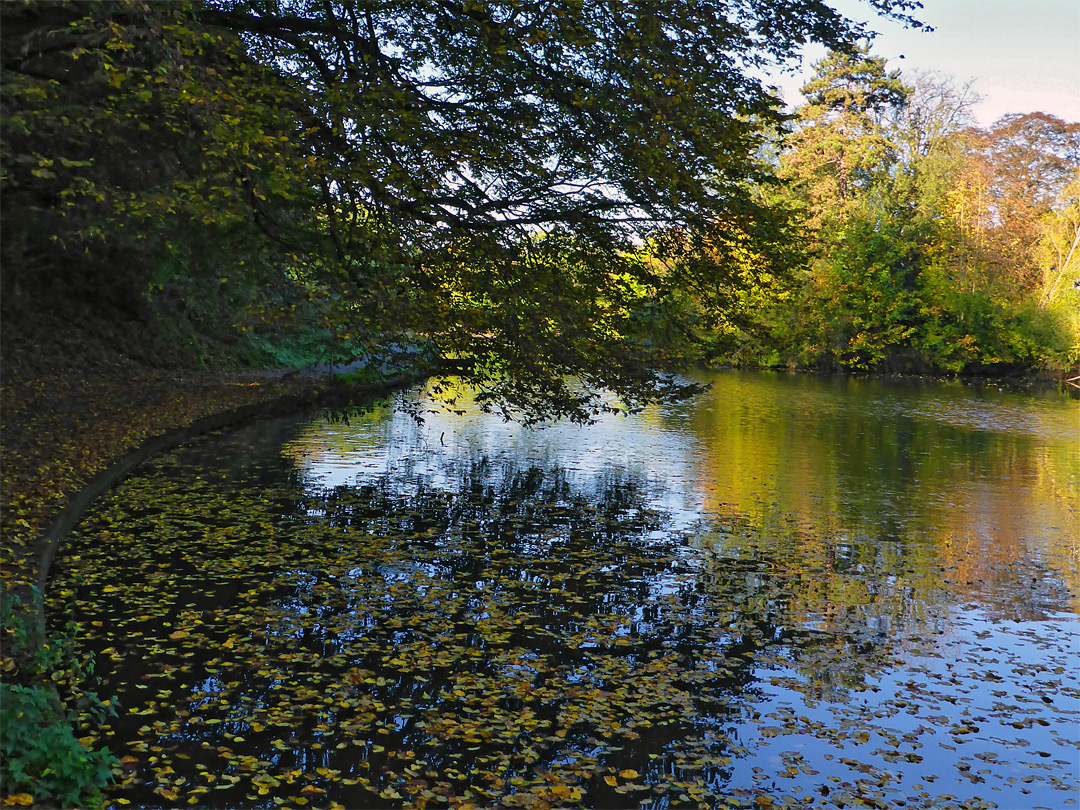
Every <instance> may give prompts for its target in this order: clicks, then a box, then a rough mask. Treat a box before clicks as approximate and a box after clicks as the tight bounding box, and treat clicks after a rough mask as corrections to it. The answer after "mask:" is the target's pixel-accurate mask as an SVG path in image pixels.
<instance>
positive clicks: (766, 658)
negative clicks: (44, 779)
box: [50, 372, 1080, 808]
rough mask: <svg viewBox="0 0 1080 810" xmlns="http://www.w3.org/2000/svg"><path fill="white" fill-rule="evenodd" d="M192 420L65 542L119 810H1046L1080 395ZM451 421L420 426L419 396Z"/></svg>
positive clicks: (1072, 660)
mask: <svg viewBox="0 0 1080 810" xmlns="http://www.w3.org/2000/svg"><path fill="white" fill-rule="evenodd" d="M702 378H703V381H705V382H709V383H711V386H712V387H711V388H710V389H709V390H708V391H707V392H706V393H705V394H703V395H701V396H700V397H698V398H697V399H695V400H693V401H690V402H685V403H681V404H678V405H672V406H664V407H655V408H651V409H648V410H646V411H644V412H642V413H640V414H637V415H635V416H632V417H624V416H610V417H605V418H603V419H601V420H600V421H599V422H598V423H597V424H595V425H592V426H589V427H577V426H571V425H566V424H558V425H554V426H551V427H547V428H544V429H539V430H537V429H526V428H523V427H521V426H519V425H515V424H513V423H504V422H503V421H502V420H501V419H499V418H497V417H494V416H487V415H484V414H482V413H479V412H478V411H477V410H476V409H475V408H472V407H471V406H470V404H469V396H468V394H467V392H466V393H465V394H464V395H463V397H462V399H461V400H460V401H459V407H460V408H461V410H462V411H463V412H462V413H450V412H446V411H445V410H441V409H440V408H439V407H438V404H437V402H435V399H437V397H435V395H434V394H433V393H432V391H431V390H430V388H428V387H426V386H421V387H420V388H419V389H416V390H414V391H412V392H409V393H407V394H404V395H403V396H408V397H414V398H417V401H419V403H420V406H421V408H422V409H424V410H428V411H430V412H429V413H428V414H427V416H426V419H425V421H424V423H423V425H418V424H416V422H414V421H413V419H412V418H411V417H409V416H408V415H406V414H404V413H402V412H401V411H400V410H398V409H395V408H394V407H392V405H388V404H383V405H377V406H375V407H373V408H372V409H371V410H370V411H368V412H366V413H362V414H358V415H355V416H354V417H352V418H350V419H349V420H348V422H347V423H345V422H331V421H328V420H327V419H326V418H325V416H324V415H319V414H315V415H307V416H303V417H296V418H291V419H282V420H276V421H269V422H262V423H259V424H254V425H250V426H248V427H244V428H242V429H239V430H235V431H231V432H226V433H222V434H216V435H212V436H207V437H204V438H202V439H201V440H199V441H196V442H194V443H192V444H191V445H189V446H185V447H183V448H180V449H178V450H176V451H174V452H172V453H169V454H167V455H164V456H161V457H159V458H156V459H155V460H153V461H152V462H151V463H149V464H147V465H146V466H145V467H144V468H142V469H141V470H140V471H139V472H138V473H137V474H136V475H134V476H132V477H131V478H129V479H128V480H127V481H125V482H124V483H123V484H122V485H121V486H119V487H118V488H117V489H116V490H114V491H113V492H112V493H110V494H109V495H108V497H106V498H103V499H102V500H101V501H100V502H99V503H98V504H97V505H96V506H95V508H94V509H93V510H92V512H91V513H89V514H88V515H87V517H86V519H85V520H84V521H83V522H82V524H81V525H80V527H79V529H78V531H77V532H76V533H74V534H73V535H72V536H71V537H70V538H69V539H68V540H67V541H66V546H65V548H64V549H62V551H61V555H60V558H59V560H58V563H57V566H56V568H55V569H54V579H53V581H52V585H51V590H50V600H51V608H50V609H51V617H52V619H53V620H54V621H56V622H63V621H65V620H67V619H69V618H70V619H74V620H75V621H77V622H78V623H79V625H80V627H81V632H80V639H81V641H80V643H81V644H82V646H83V648H84V651H85V652H87V653H89V654H92V655H93V656H94V658H95V660H96V667H97V674H98V675H100V676H101V677H102V680H103V683H102V685H101V689H100V691H101V693H102V694H105V695H115V703H116V705H117V710H118V716H117V717H115V718H113V719H112V720H111V722H110V724H109V725H108V726H106V727H105V729H104V731H103V736H102V740H101V741H102V742H103V743H105V744H107V745H108V746H109V747H110V748H111V749H112V750H113V751H114V753H116V755H117V756H119V757H122V758H123V763H124V768H125V771H124V776H123V779H122V783H121V784H118V785H116V786H115V787H113V788H111V789H110V791H109V792H108V801H109V802H111V806H114V807H121V806H126V807H139V806H161V805H175V806H199V807H211V808H225V807H228V808H256V807H267V808H272V807H278V806H287V807H303V806H306V807H335V808H338V807H344V808H370V807H380V808H381V807H531V808H547V807H572V806H581V807H590V808H592V807H596V808H614V807H639V806H641V807H653V808H668V807H719V808H730V807H753V808H768V807H783V806H788V807H804V806H805V807H838V808H839V807H876V808H894V807H895V808H901V807H902V808H915V807H925V808H931V807H933V808H948V807H964V808H972V807H1000V808H1034V807H1048V808H1063V807H1075V806H1076V805H1077V796H1078V790H1080V774H1078V770H1080V768H1078V757H1080V730H1078V729H1080V655H1078V650H1080V403H1078V402H1077V401H1075V400H1074V399H1070V398H1069V397H1068V396H1066V395H1063V394H1060V393H1057V392H1046V393H1041V394H1038V393H1018V392H1009V391H1002V390H999V389H998V388H997V387H994V386H981V387H979V386H971V385H962V384H959V383H942V382H926V381H884V380H873V379H849V378H842V379H840V378H838V379H824V378H819V377H811V376H799V375H788V374H768V373H741V372H717V373H708V374H703V375H702ZM429 406H430V407H429Z"/></svg>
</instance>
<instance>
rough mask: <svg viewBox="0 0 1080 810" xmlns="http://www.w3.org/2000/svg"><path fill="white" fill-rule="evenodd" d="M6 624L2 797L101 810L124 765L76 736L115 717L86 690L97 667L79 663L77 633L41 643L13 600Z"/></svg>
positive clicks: (0, 694) (0, 707)
mask: <svg viewBox="0 0 1080 810" xmlns="http://www.w3.org/2000/svg"><path fill="white" fill-rule="evenodd" d="M33 596H34V599H35V600H37V599H40V594H38V593H36V592H35V593H34V595H33ZM0 621H2V625H3V634H4V653H3V670H4V673H5V680H6V681H7V682H6V683H4V684H3V685H2V686H0V793H3V794H4V795H5V796H10V795H12V794H16V793H28V794H30V795H31V796H33V798H34V800H35V801H47V802H50V803H52V804H59V805H62V806H65V807H73V806H77V807H97V806H99V805H100V804H101V788H102V787H104V786H105V785H106V784H108V782H109V781H110V780H111V779H112V776H113V768H114V767H117V766H119V764H120V762H119V760H117V759H116V757H115V756H113V755H112V753H110V752H109V751H108V750H93V749H92V748H90V747H89V745H86V744H84V742H83V741H80V739H79V736H78V735H79V733H80V732H81V733H83V734H86V733H87V732H88V731H89V730H90V727H91V726H95V725H99V724H100V723H101V722H103V721H104V719H105V717H106V716H107V715H109V714H115V709H114V708H113V707H112V706H111V705H110V704H109V702H108V701H103V700H101V699H100V698H99V697H98V696H97V694H96V693H94V692H91V691H86V689H85V686H86V685H87V684H88V683H89V682H90V681H91V680H92V677H93V665H92V663H91V662H90V661H88V660H85V661H84V660H81V659H79V658H78V657H77V656H76V655H75V652H74V634H75V626H74V625H73V624H71V623H69V624H68V625H67V626H66V627H65V628H64V631H63V632H62V633H59V634H54V635H53V636H51V637H49V638H45V639H42V638H40V637H39V634H36V633H34V632H33V631H32V630H31V628H30V626H29V625H30V621H29V620H28V618H27V612H26V610H25V609H24V607H23V605H22V603H21V602H20V600H19V599H17V598H15V597H11V598H9V599H7V600H5V603H4V605H3V611H2V613H0Z"/></svg>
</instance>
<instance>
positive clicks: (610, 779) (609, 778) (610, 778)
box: [604, 776, 619, 787]
mask: <svg viewBox="0 0 1080 810" xmlns="http://www.w3.org/2000/svg"><path fill="white" fill-rule="evenodd" d="M604 781H605V782H607V783H608V784H609V785H611V786H612V787H615V785H617V784H619V780H618V779H616V778H615V777H614V776H605V777H604Z"/></svg>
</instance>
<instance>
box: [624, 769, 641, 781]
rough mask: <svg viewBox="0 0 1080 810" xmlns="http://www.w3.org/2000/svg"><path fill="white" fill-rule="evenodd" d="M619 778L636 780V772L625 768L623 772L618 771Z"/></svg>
mask: <svg viewBox="0 0 1080 810" xmlns="http://www.w3.org/2000/svg"><path fill="white" fill-rule="evenodd" d="M619 776H621V777H622V778H623V779H637V777H638V772H637V771H635V770H634V769H633V768H627V769H626V770H625V771H619Z"/></svg>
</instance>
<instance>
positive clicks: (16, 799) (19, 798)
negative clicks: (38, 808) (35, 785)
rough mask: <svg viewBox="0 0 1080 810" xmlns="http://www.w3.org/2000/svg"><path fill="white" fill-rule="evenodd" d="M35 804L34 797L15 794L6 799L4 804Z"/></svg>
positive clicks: (25, 794) (26, 794)
mask: <svg viewBox="0 0 1080 810" xmlns="http://www.w3.org/2000/svg"><path fill="white" fill-rule="evenodd" d="M33 803H34V797H33V796H31V795H30V794H29V793H13V794H11V795H10V796H5V797H4V804H24V805H31V804H33Z"/></svg>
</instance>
